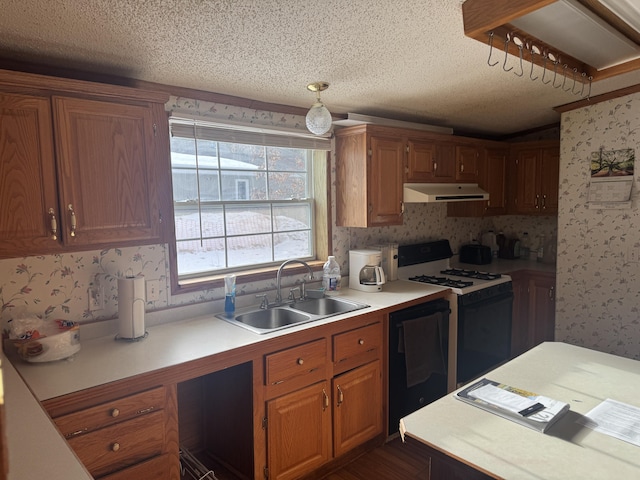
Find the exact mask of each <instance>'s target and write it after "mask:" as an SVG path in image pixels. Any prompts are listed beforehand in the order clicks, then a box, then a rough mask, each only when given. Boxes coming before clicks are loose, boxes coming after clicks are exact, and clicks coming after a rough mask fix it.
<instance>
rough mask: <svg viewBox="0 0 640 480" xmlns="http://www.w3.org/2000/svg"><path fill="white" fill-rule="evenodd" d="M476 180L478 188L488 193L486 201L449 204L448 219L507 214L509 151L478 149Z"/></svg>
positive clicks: (491, 148)
mask: <svg viewBox="0 0 640 480" xmlns="http://www.w3.org/2000/svg"><path fill="white" fill-rule="evenodd" d="M478 154H479V156H478V178H477V182H478V185H479V186H480V188H482V189H484V190H486V191H487V192H489V200H487V201H470V202H450V203H448V204H447V215H448V216H450V217H483V216H492V215H504V214H506V213H507V192H506V187H507V184H506V178H507V176H506V168H507V157H508V154H509V149H508V148H507V147H500V146H497V145H496V146H490V147H486V148H478Z"/></svg>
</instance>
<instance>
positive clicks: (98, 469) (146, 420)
mask: <svg viewBox="0 0 640 480" xmlns="http://www.w3.org/2000/svg"><path fill="white" fill-rule="evenodd" d="M69 445H70V446H71V448H73V450H74V451H75V452H76V455H78V458H80V460H81V461H82V463H83V464H84V466H85V467H87V470H89V472H90V473H91V475H93V476H94V477H100V476H102V475H106V474H108V473H111V472H115V471H118V470H120V469H122V468H125V467H128V466H131V465H134V464H136V463H139V462H141V461H142V460H146V459H148V458H151V457H154V456H157V455H160V454H161V453H162V449H163V446H164V415H163V412H154V413H150V414H148V415H144V416H141V417H138V418H134V419H132V420H129V421H128V422H121V423H117V424H115V425H111V426H108V427H105V428H103V429H100V430H96V431H95V432H91V433H87V434H86V435H78V436H76V437H73V438H71V439H69Z"/></svg>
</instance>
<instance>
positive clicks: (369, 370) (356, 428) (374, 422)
mask: <svg viewBox="0 0 640 480" xmlns="http://www.w3.org/2000/svg"><path fill="white" fill-rule="evenodd" d="M332 392H333V395H334V401H333V448H334V455H335V456H336V457H339V456H340V455H343V454H345V453H346V452H348V451H349V450H351V449H353V448H355V447H357V446H359V445H361V444H362V443H364V442H366V441H367V440H369V439H371V438H373V437H375V436H376V435H378V434H380V433H382V426H383V418H382V372H381V370H380V361H379V360H376V361H375V362H371V363H369V364H367V365H364V366H362V367H359V368H356V369H354V370H350V371H348V372H346V373H343V374H342V375H339V376H337V377H335V378H334V379H333V388H332Z"/></svg>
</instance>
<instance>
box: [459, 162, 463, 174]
mask: <svg viewBox="0 0 640 480" xmlns="http://www.w3.org/2000/svg"><path fill="white" fill-rule="evenodd" d="M460 173H464V163H461V164H460Z"/></svg>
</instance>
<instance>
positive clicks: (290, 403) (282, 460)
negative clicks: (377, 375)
mask: <svg viewBox="0 0 640 480" xmlns="http://www.w3.org/2000/svg"><path fill="white" fill-rule="evenodd" d="M330 455H331V410H330V408H329V397H328V391H327V382H320V383H316V384H314V385H311V386H310V387H306V388H303V389H301V390H297V391H295V392H293V393H290V394H288V395H284V396H282V397H278V398H276V399H274V400H271V401H269V402H267V458H268V468H269V478H270V479H272V480H289V479H296V478H300V477H302V476H303V475H305V474H307V473H309V472H311V471H312V470H314V469H316V468H318V467H319V466H320V465H322V464H323V463H325V462H327V461H328V460H329V458H330Z"/></svg>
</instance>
